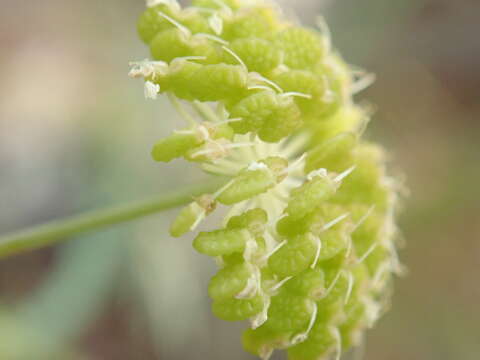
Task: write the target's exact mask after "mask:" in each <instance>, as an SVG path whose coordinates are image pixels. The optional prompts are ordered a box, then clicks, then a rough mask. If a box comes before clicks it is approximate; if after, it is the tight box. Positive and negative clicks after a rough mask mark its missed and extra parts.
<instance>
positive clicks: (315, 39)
mask: <svg viewBox="0 0 480 360" xmlns="http://www.w3.org/2000/svg"><path fill="white" fill-rule="evenodd" d="M274 41H275V44H276V45H277V46H278V47H279V48H281V49H282V50H283V51H284V54H285V65H287V66H288V67H291V68H292V69H310V68H312V67H313V66H314V65H316V64H317V63H318V62H319V61H321V60H322V58H323V56H324V54H325V52H326V49H325V40H324V39H323V38H322V37H321V35H320V34H318V33H316V32H314V31H312V30H308V29H304V28H298V27H293V26H292V27H289V28H288V29H285V30H283V31H281V32H279V33H278V34H277V35H276V36H275V39H274Z"/></svg>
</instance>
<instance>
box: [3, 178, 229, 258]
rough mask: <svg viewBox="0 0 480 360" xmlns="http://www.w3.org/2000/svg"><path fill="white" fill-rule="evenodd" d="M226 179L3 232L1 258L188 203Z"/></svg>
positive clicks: (219, 185)
mask: <svg viewBox="0 0 480 360" xmlns="http://www.w3.org/2000/svg"><path fill="white" fill-rule="evenodd" d="M223 182H224V181H223V180H220V179H215V178H212V179H210V180H209V181H208V182H205V183H202V184H197V185H195V186H188V187H185V188H183V189H180V190H177V191H176V192H173V193H170V194H168V195H164V194H162V195H160V196H158V197H156V198H155V197H154V198H149V199H147V200H143V201H135V202H132V203H130V204H126V205H120V206H113V207H111V208H106V209H98V210H93V211H90V212H87V213H84V214H80V215H75V216H72V217H69V218H65V219H59V220H55V221H52V222H50V223H47V224H42V225H38V226H33V227H31V228H28V229H25V230H20V231H18V232H14V233H11V234H6V235H3V236H0V259H1V258H5V257H8V256H12V255H16V254H19V253H22V252H26V251H30V250H34V249H38V248H41V247H45V246H48V245H52V244H55V243H57V242H60V241H63V240H66V239H68V238H69V237H71V236H72V235H77V234H81V233H86V232H90V231H93V230H99V229H103V228H106V227H109V226H113V225H116V224H120V223H124V222H127V221H132V220H137V219H140V218H142V217H144V216H147V215H151V214H155V213H158V212H161V211H165V210H169V209H172V208H175V207H177V206H180V205H184V204H187V203H188V202H190V201H191V200H192V198H193V197H195V196H198V195H200V194H203V193H205V192H211V191H215V190H216V189H218V188H219V187H221V186H222V184H223Z"/></svg>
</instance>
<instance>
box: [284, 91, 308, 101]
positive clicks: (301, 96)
mask: <svg viewBox="0 0 480 360" xmlns="http://www.w3.org/2000/svg"><path fill="white" fill-rule="evenodd" d="M281 96H285V97H288V96H294V97H300V98H304V99H309V100H310V99H312V95H310V94H302V93H300V92H296V91H290V92H286V93H283V94H282V95H281Z"/></svg>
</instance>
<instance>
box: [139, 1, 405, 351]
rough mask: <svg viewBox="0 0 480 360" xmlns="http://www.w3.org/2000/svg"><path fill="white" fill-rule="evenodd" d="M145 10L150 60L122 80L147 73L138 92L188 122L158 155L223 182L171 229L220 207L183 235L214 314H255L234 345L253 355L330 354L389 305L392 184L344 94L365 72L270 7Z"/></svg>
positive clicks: (182, 229)
mask: <svg viewBox="0 0 480 360" xmlns="http://www.w3.org/2000/svg"><path fill="white" fill-rule="evenodd" d="M147 5H148V8H147V10H146V11H145V12H144V13H143V14H142V16H141V17H140V20H139V23H138V32H139V35H140V37H141V39H142V40H143V41H144V42H145V43H146V44H147V45H148V46H149V48H150V51H151V54H152V57H153V60H144V61H140V62H135V63H132V66H133V67H132V70H131V72H130V75H131V76H132V77H140V78H144V79H145V95H146V96H147V97H149V98H152V99H155V98H156V97H157V96H158V94H159V93H162V94H166V95H168V96H169V98H170V100H171V101H172V103H173V104H174V105H175V107H176V108H177V109H178V110H179V112H180V114H181V115H182V116H183V117H184V119H185V121H186V123H187V126H186V127H184V128H182V129H178V130H176V131H174V133H173V134H171V135H170V136H168V137H167V138H164V139H162V140H160V141H159V142H158V143H157V144H156V145H155V146H154V148H153V151H152V156H153V158H154V159H155V160H157V161H159V162H169V161H171V160H173V159H177V158H183V159H185V160H187V161H189V162H193V163H196V164H198V165H199V166H200V167H201V168H202V169H203V170H205V171H206V172H208V173H210V174H213V175H216V176H224V177H227V178H228V180H227V181H226V183H225V185H224V186H222V187H221V188H220V189H219V190H217V191H216V192H213V193H206V194H203V195H201V196H199V197H197V198H196V199H195V201H193V202H192V203H190V204H189V205H188V206H186V207H185V208H184V209H183V210H181V212H180V214H179V215H178V217H177V218H176V219H175V221H174V222H173V223H172V225H171V228H170V232H171V234H172V236H175V237H178V236H181V235H183V234H185V233H187V232H190V231H194V230H196V229H197V227H198V226H199V224H200V223H201V222H202V221H203V220H204V219H205V218H206V217H207V216H208V215H209V214H210V213H212V212H213V211H214V210H215V209H216V207H217V206H218V205H224V206H225V207H226V208H227V212H226V216H225V218H224V220H223V223H222V224H221V226H219V227H218V228H216V229H212V230H210V231H205V232H200V233H199V234H198V235H197V236H196V237H195V239H194V241H193V246H194V248H195V249H196V250H197V251H198V252H200V253H202V254H205V255H208V256H211V257H213V258H214V259H215V261H216V262H217V263H218V265H219V271H218V273H217V274H216V275H215V276H213V277H212V279H211V281H210V284H209V286H208V293H209V295H210V297H211V298H212V300H213V302H212V310H213V312H214V314H215V315H216V316H218V317H219V318H221V319H224V320H227V321H240V320H247V319H249V320H250V328H249V329H247V330H246V331H245V332H244V335H243V344H244V347H245V349H246V350H247V351H249V352H251V353H253V354H256V355H258V356H260V357H261V358H262V359H268V358H269V357H270V355H271V354H272V352H273V350H275V349H286V350H287V351H288V357H289V359H295V360H310V359H312V360H313V359H323V358H328V357H329V356H330V355H331V354H334V353H335V354H336V356H337V358H339V357H340V354H341V352H342V351H343V350H347V349H349V348H350V347H351V346H352V345H356V344H358V343H359V341H361V336H362V334H363V332H364V330H365V329H366V328H368V327H371V326H372V325H373V324H374V323H375V321H376V320H377V319H378V317H379V316H380V315H381V314H382V312H383V311H384V310H385V307H386V304H387V303H388V300H389V294H390V285H391V278H392V273H394V272H395V271H398V269H399V264H398V260H397V256H396V250H395V245H394V235H395V224H394V209H395V201H396V192H395V186H394V181H393V180H392V179H391V178H389V177H387V175H386V174H385V155H384V152H383V150H382V149H381V148H380V147H379V146H377V145H374V144H371V143H368V142H366V141H365V140H363V139H362V133H363V131H364V130H365V128H366V125H367V123H368V120H369V111H368V109H365V108H363V107H361V106H359V105H356V104H355V103H354V101H353V95H354V94H355V93H356V92H358V91H360V90H362V89H363V88H364V87H365V86H366V85H368V83H369V82H370V80H371V77H370V76H369V75H367V74H365V73H363V72H360V71H358V70H355V69H353V68H352V67H351V66H349V65H348V64H347V63H346V62H345V61H344V60H343V59H342V58H341V56H340V55H339V54H338V52H336V51H335V50H334V49H333V48H332V46H331V43H330V36H329V33H328V30H327V28H326V26H325V25H324V24H323V22H321V21H320V22H319V29H318V30H315V29H310V28H306V27H302V26H300V25H297V24H294V23H292V22H289V21H288V20H286V19H285V18H284V17H283V15H282V13H281V11H280V10H279V9H278V7H277V6H275V4H273V3H271V2H268V1H241V0H194V1H193V2H192V6H190V7H187V8H183V9H182V8H181V7H180V5H179V4H178V3H177V2H176V1H174V0H150V1H147ZM185 103H186V104H188V105H189V106H190V109H189V108H187V107H186V106H185ZM192 110H193V111H194V112H193V113H192Z"/></svg>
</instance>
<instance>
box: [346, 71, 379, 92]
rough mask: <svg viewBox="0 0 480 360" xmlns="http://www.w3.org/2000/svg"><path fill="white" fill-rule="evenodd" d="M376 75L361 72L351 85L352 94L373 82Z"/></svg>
mask: <svg viewBox="0 0 480 360" xmlns="http://www.w3.org/2000/svg"><path fill="white" fill-rule="evenodd" d="M375 79H376V76H375V74H363V76H361V77H360V78H359V79H358V80H357V81H355V82H354V83H353V84H352V85H351V88H350V89H351V92H352V94H354V95H355V94H358V93H359V92H361V91H363V90H365V89H366V88H368V87H369V86H370V85H372V84H373V83H374V82H375Z"/></svg>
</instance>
